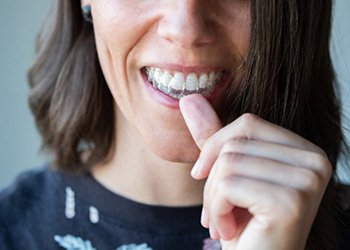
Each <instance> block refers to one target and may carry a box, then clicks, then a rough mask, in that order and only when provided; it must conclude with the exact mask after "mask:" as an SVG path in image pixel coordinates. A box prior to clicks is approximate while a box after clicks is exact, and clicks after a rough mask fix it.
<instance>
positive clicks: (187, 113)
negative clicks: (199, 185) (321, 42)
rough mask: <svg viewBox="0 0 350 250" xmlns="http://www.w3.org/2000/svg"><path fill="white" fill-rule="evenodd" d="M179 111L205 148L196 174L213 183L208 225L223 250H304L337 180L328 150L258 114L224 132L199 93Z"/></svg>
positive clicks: (206, 205)
mask: <svg viewBox="0 0 350 250" xmlns="http://www.w3.org/2000/svg"><path fill="white" fill-rule="evenodd" d="M180 109H181V112H182V115H183V117H184V119H185V122H186V124H187V126H188V128H189V131H190V132H191V134H192V137H193V139H194V141H195V142H196V144H197V145H198V147H199V149H200V150H201V153H200V156H199V158H198V160H197V162H196V164H195V165H194V167H193V169H192V176H193V177H194V178H195V179H204V178H207V181H206V184H205V188H204V194H203V195H204V198H203V211H202V218H201V223H202V225H203V226H204V227H206V228H209V231H210V234H211V237H212V238H214V239H220V240H221V243H222V246H223V249H237V250H241V249H259V250H264V249H266V250H274V249H276V250H277V249H278V250H282V249H293V250H294V249H304V247H305V243H306V240H307V236H308V234H309V231H310V228H311V226H312V223H313V221H314V218H315V216H316V213H317V210H318V207H319V204H320V202H321V200H322V197H323V194H324V191H325V189H326V186H327V184H328V182H329V180H330V177H331V175H332V167H331V164H330V162H329V161H328V159H327V156H326V154H325V153H324V152H323V150H321V149H320V148H319V147H317V146H315V145H314V144H312V143H311V142H309V141H307V140H305V139H304V138H302V137H300V136H299V135H297V134H295V133H293V132H291V131H289V130H287V129H285V128H282V127H279V126H277V125H275V124H272V123H269V122H267V121H265V120H263V119H261V118H259V117H257V116H255V115H252V114H244V115H242V116H241V117H239V118H238V119H236V120H235V121H234V122H232V123H231V124H229V125H227V126H225V127H222V125H221V123H220V120H219V118H218V117H217V115H216V113H215V111H214V109H213V108H212V107H211V105H210V104H209V102H208V101H207V100H206V99H205V98H204V97H203V96H201V95H198V94H194V95H190V96H187V97H184V98H182V99H181V100H180Z"/></svg>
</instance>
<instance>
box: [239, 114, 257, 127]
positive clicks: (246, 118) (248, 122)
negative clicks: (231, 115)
mask: <svg viewBox="0 0 350 250" xmlns="http://www.w3.org/2000/svg"><path fill="white" fill-rule="evenodd" d="M259 119H260V118H259V117H258V116H256V115H254V114H251V113H245V114H243V115H241V116H240V118H239V122H240V124H241V125H242V126H244V127H250V126H252V125H254V124H255V123H256V122H257V121H258V120H259Z"/></svg>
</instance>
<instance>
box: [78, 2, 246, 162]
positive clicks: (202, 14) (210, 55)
mask: <svg viewBox="0 0 350 250" xmlns="http://www.w3.org/2000/svg"><path fill="white" fill-rule="evenodd" d="M82 4H91V7H92V15H93V25H94V30H95V37H96V44H97V50H98V55H99V59H100V63H101V67H102V70H103V72H104V75H105V78H106V81H107V83H108V86H109V89H110V91H111V93H112V95H113V97H114V99H115V102H116V105H117V107H118V109H119V110H120V111H121V112H122V113H123V115H124V116H125V118H126V119H127V121H128V122H129V125H128V126H134V127H135V128H136V130H137V131H138V132H139V134H140V135H141V137H142V139H143V140H144V142H145V144H146V146H147V147H148V148H149V149H151V150H152V151H153V152H154V153H156V154H157V155H158V156H160V157H161V158H163V159H165V160H170V161H176V162H194V161H195V160H196V159H197V157H198V154H199V150H198V148H197V146H196V145H195V143H194V142H193V140H192V137H191V135H190V133H189V131H188V129H187V127H186V125H185V122H184V120H183V118H182V115H181V113H180V111H179V108H178V99H179V98H180V97H181V96H182V95H187V94H190V93H194V92H200V93H203V94H204V95H206V96H207V97H208V99H209V100H210V101H211V102H212V104H213V105H214V107H218V106H219V104H220V100H223V94H224V90H225V89H226V88H227V87H228V85H229V84H230V83H231V81H230V80H232V75H233V74H232V72H234V71H235V70H236V69H237V68H238V67H239V65H240V64H241V63H242V61H243V58H244V57H245V55H246V52H247V47H248V44H249V35H250V10H249V1H248V0H180V1H179V0H98V1H92V0H91V1H88V0H86V1H83V3H82ZM117 119H118V117H117Z"/></svg>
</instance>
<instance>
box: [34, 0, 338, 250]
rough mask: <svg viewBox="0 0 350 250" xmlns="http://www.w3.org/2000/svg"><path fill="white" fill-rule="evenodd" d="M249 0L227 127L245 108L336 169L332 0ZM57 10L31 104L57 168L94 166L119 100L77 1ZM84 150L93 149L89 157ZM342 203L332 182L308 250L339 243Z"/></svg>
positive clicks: (43, 40) (105, 149)
mask: <svg viewBox="0 0 350 250" xmlns="http://www.w3.org/2000/svg"><path fill="white" fill-rule="evenodd" d="M250 2H251V19H252V25H251V41H250V47H249V52H248V56H247V58H246V60H245V62H244V66H243V69H244V70H243V77H242V79H243V80H242V81H241V83H240V88H239V89H238V90H235V91H231V92H230V93H228V95H227V100H226V105H225V107H226V109H225V112H223V113H222V114H221V118H222V120H223V121H224V122H225V123H229V122H231V121H233V120H234V119H235V118H236V117H237V116H239V115H240V114H243V113H246V112H249V113H254V114H256V115H259V116H260V117H262V118H264V119H266V120H269V121H271V122H274V123H276V124H278V125H281V126H283V127H286V128H288V129H290V130H292V131H294V132H296V133H298V134H300V135H302V136H303V137H305V138H306V139H308V140H310V141H312V142H313V143H315V144H316V145H318V146H320V147H321V148H322V149H324V150H325V152H326V153H327V155H328V157H329V159H330V161H331V163H332V164H333V166H334V170H335V168H336V164H337V159H338V157H339V153H340V151H341V145H342V141H343V137H342V133H341V129H340V115H339V113H340V112H339V107H338V103H337V99H336V96H335V94H334V84H333V71H332V66H331V61H330V55H329V36H330V24H331V13H332V1H331V0H322V1H320V0H308V1H302V0H289V1H281V0H269V1H266V0H251V1H250ZM52 12H53V13H51V14H52V22H51V23H50V24H49V25H47V26H46V29H45V30H44V31H43V32H42V33H41V35H40V36H39V39H38V47H37V54H38V57H37V60H36V61H35V64H34V65H33V67H32V68H31V70H30V73H29V82H30V86H31V95H30V107H31V109H32V112H33V113H34V116H35V118H36V122H37V126H38V128H39V130H40V132H41V134H42V137H43V147H44V148H45V149H47V150H49V151H50V152H52V153H53V155H54V157H55V165H56V166H57V167H59V168H61V169H65V170H67V171H75V172H83V171H88V170H89V167H90V166H92V165H94V164H95V163H97V162H99V161H102V160H104V159H106V157H107V155H108V153H109V150H110V149H111V148H112V147H113V143H114V141H113V138H114V134H115V132H114V122H115V121H114V110H113V103H114V101H113V98H112V96H111V94H110V92H109V90H108V88H107V84H106V82H105V79H104V77H103V74H102V71H101V68H100V66H99V62H98V58H97V54H96V48H95V42H94V33H93V29H92V25H91V24H90V23H87V22H85V21H84V20H83V18H82V15H81V9H80V1H78V0H60V1H55V2H54V7H53V11H52ZM233 95H234V96H235V98H232V96H233ZM232 100H235V101H232ZM82 146H89V152H90V154H89V155H88V157H87V158H84V159H83V158H82V157H81V154H82V151H83V150H84V149H83V148H82ZM336 201H337V199H336V196H335V193H334V178H333V179H332V180H331V182H330V184H329V185H328V189H327V192H326V194H325V197H324V200H323V202H322V204H321V207H320V210H319V213H318V216H317V218H316V221H315V223H314V226H313V229H312V232H311V234H310V237H309V241H308V249H333V248H334V246H335V242H334V241H332V240H331V238H330V237H331V236H332V235H336V232H332V231H331V229H332V224H335V223H336V221H334V220H333V218H334V217H333V216H331V214H332V213H334V211H333V210H334V208H335V207H336ZM326 226H327V227H326ZM326 228H327V237H325V236H324V235H325V234H326V233H325V230H326Z"/></svg>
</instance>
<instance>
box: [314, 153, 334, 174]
mask: <svg viewBox="0 0 350 250" xmlns="http://www.w3.org/2000/svg"><path fill="white" fill-rule="evenodd" d="M310 161H311V162H312V163H311V164H313V165H315V166H316V167H317V169H318V170H319V173H320V175H321V176H322V177H324V178H325V180H329V179H330V177H331V176H332V174H333V169H332V166H331V164H330V162H329V160H328V157H327V155H326V154H320V153H312V154H311V159H310Z"/></svg>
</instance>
